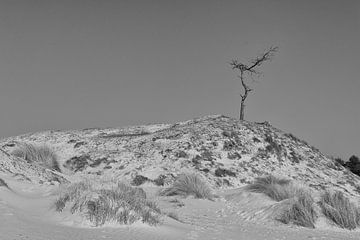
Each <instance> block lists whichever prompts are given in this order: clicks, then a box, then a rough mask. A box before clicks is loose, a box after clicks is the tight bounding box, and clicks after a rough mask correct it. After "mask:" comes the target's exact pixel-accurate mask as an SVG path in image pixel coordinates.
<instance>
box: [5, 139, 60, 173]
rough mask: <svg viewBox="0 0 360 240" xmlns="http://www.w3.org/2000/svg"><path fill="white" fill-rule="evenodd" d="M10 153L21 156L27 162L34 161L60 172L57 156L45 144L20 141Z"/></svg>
mask: <svg viewBox="0 0 360 240" xmlns="http://www.w3.org/2000/svg"><path fill="white" fill-rule="evenodd" d="M11 154H12V155H14V156H16V157H19V158H23V159H25V160H26V161H27V162H29V163H36V164H39V165H41V166H43V167H45V168H48V169H51V170H56V171H59V172H60V168H59V163H58V156H57V155H56V153H55V152H54V150H52V149H51V148H50V147H48V146H46V145H42V146H37V145H34V144H31V143H21V144H19V146H18V148H17V149H15V150H14V151H13V152H12V153H11Z"/></svg>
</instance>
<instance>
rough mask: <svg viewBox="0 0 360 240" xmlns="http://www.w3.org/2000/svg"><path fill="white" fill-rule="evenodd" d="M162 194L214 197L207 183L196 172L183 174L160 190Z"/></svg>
mask: <svg viewBox="0 0 360 240" xmlns="http://www.w3.org/2000/svg"><path fill="white" fill-rule="evenodd" d="M160 195H162V196H175V195H180V196H185V197H186V196H190V195H191V196H194V197H196V198H205V199H212V198H213V194H212V191H211V189H210V187H209V186H208V185H207V183H206V182H205V181H204V180H202V179H201V177H200V176H198V175H196V174H190V173H187V174H181V175H179V176H178V178H177V179H176V180H175V182H174V183H173V184H172V186H170V187H168V188H166V189H165V190H163V191H161V192H160Z"/></svg>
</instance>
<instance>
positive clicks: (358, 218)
mask: <svg viewBox="0 0 360 240" xmlns="http://www.w3.org/2000/svg"><path fill="white" fill-rule="evenodd" d="M320 207H321V209H322V212H323V213H324V215H325V216H326V217H327V218H328V219H330V220H331V221H332V222H334V223H335V224H336V225H338V226H339V227H342V228H346V229H350V230H352V229H355V228H356V227H358V226H359V225H360V209H359V208H358V207H357V206H356V205H355V204H353V203H351V202H350V200H349V199H348V198H347V197H345V196H344V194H343V193H342V192H339V191H336V192H329V191H326V192H325V193H324V194H323V195H322V196H321V199H320Z"/></svg>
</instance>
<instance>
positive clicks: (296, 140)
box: [284, 133, 301, 142]
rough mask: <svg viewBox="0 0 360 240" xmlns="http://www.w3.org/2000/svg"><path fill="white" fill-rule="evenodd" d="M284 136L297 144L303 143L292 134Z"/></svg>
mask: <svg viewBox="0 0 360 240" xmlns="http://www.w3.org/2000/svg"><path fill="white" fill-rule="evenodd" d="M284 135H285V136H287V137H289V138H291V139H292V140H293V141H295V142H301V140H300V139H299V138H298V137H296V136H295V135H293V134H292V133H285V134H284Z"/></svg>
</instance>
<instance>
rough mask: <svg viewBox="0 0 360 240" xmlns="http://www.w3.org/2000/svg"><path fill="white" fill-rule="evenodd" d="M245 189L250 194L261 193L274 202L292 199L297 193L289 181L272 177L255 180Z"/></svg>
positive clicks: (296, 189)
mask: <svg viewBox="0 0 360 240" xmlns="http://www.w3.org/2000/svg"><path fill="white" fill-rule="evenodd" d="M246 189H247V190H248V191H250V192H256V193H263V194H265V195H267V196H269V197H270V198H272V199H274V200H275V201H282V200H284V199H289V198H292V197H294V196H295V195H296V194H297V191H298V188H296V187H294V186H293V184H292V183H291V181H290V180H288V179H284V178H278V177H275V176H272V175H269V176H265V177H259V178H256V179H255V181H254V182H253V183H252V184H250V185H248V186H247V187H246Z"/></svg>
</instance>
